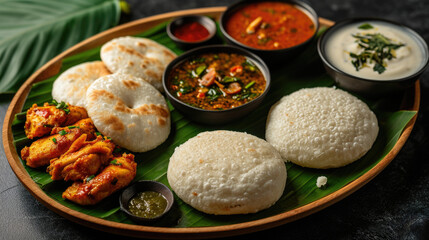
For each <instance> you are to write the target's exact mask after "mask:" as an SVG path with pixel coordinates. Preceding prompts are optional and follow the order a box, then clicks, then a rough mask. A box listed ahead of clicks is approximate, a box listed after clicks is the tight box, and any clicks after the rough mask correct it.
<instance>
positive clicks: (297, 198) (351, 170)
mask: <svg viewBox="0 0 429 240" xmlns="http://www.w3.org/2000/svg"><path fill="white" fill-rule="evenodd" d="M166 24H167V23H164V24H160V25H158V26H156V27H154V28H152V29H150V30H148V31H146V32H144V33H141V34H138V35H137V36H140V37H148V38H150V39H152V40H154V41H157V42H158V43H160V44H163V45H165V46H166V47H168V48H170V49H172V50H173V51H174V52H176V53H177V54H180V53H182V52H183V50H181V49H180V48H178V47H177V46H176V45H175V44H174V43H173V42H172V41H171V40H170V39H169V38H168V36H167V34H166V32H165V27H166ZM99 55H100V48H94V49H90V50H87V51H85V52H82V53H79V54H76V55H74V56H70V57H68V58H66V59H64V60H63V65H62V69H61V71H65V70H66V69H68V68H70V67H72V66H74V65H77V64H80V63H83V62H88V61H94V60H100V56H99ZM308 69H311V71H308ZM57 76H58V75H57ZM57 76H54V77H51V78H49V79H46V80H44V81H42V82H38V83H36V84H34V85H33V87H32V89H31V92H30V93H29V95H28V97H27V100H26V102H25V104H24V107H23V110H26V109H28V108H29V107H31V105H32V104H33V103H38V104H43V103H44V102H46V101H50V100H51V99H52V96H51V90H52V84H53V82H54V80H55V79H56V78H57ZM271 78H272V86H271V89H270V91H269V93H268V95H267V97H266V98H265V99H264V101H263V103H262V104H261V105H260V106H259V107H258V109H257V110H256V111H254V112H252V113H251V114H249V115H248V116H246V117H245V118H243V119H240V120H239V121H236V122H233V123H229V124H226V125H222V126H216V127H214V126H206V125H202V124H197V123H194V122H191V121H189V120H187V119H186V118H185V117H183V115H182V114H181V113H180V112H178V111H177V110H175V109H174V108H173V107H172V106H171V104H169V107H170V110H171V122H172V126H171V127H172V130H171V133H170V136H169V137H168V139H167V140H166V141H165V142H164V143H163V144H161V145H160V146H159V147H157V148H156V149H154V150H151V151H149V152H145V153H138V154H135V160H136V162H137V164H138V167H137V175H136V178H135V179H134V181H139V180H156V181H159V182H162V183H164V184H166V185H167V186H169V184H168V181H167V177H166V176H167V174H166V172H167V167H168V162H169V159H170V157H171V155H172V154H173V152H174V149H175V148H176V147H177V146H179V145H180V144H182V143H184V142H186V141H187V140H188V139H189V138H191V137H194V136H195V135H197V134H198V133H200V132H202V131H212V130H216V129H224V130H233V131H240V132H247V133H249V134H252V135H255V136H257V137H260V138H263V139H264V138H265V122H266V118H267V114H268V111H269V109H270V107H271V106H272V105H273V104H274V103H275V102H277V101H278V100H279V99H280V98H282V97H283V96H284V95H287V94H290V93H292V92H294V91H296V90H299V89H301V88H308V87H317V86H328V87H329V86H333V85H334V81H333V80H332V79H331V78H330V77H329V76H328V75H327V74H326V71H325V70H324V68H323V66H322V63H321V60H320V58H319V56H318V55H317V51H316V41H314V42H313V43H312V45H311V46H310V47H309V48H308V49H307V50H306V51H305V52H304V53H302V54H301V55H300V56H299V57H297V58H296V59H294V61H293V62H289V63H284V65H283V66H281V67H278V68H277V69H271ZM362 100H364V101H365V102H367V103H368V105H369V106H370V107H371V108H372V109H373V110H374V111H375V113H376V115H377V118H378V122H379V125H380V132H379V135H378V137H377V140H376V142H375V143H374V146H373V147H372V149H371V150H370V151H369V152H368V153H367V154H366V155H365V156H364V157H362V158H361V159H359V160H358V161H356V162H354V163H352V164H350V165H347V166H345V167H342V168H338V169H325V170H320V169H309V168H303V167H299V166H297V165H294V164H292V163H286V166H287V175H288V177H287V183H286V189H285V191H284V193H283V196H282V197H281V198H280V199H279V200H278V201H277V203H276V204H275V205H274V206H272V207H270V208H268V209H266V210H263V211H261V212H258V213H255V214H246V215H234V216H214V215H209V214H205V213H202V212H199V211H197V210H195V209H193V208H192V207H190V206H189V205H187V204H186V203H184V202H183V201H182V200H181V199H180V198H178V197H177V196H176V198H175V201H176V203H177V208H176V209H175V210H174V214H173V216H174V217H177V219H179V221H174V222H175V224H173V225H171V223H168V222H167V223H166V222H163V221H161V222H156V223H155V226H162V227H164V226H167V227H177V228H182V227H204V226H221V225H228V224H234V223H242V222H248V221H252V220H257V219H263V218H266V217H270V216H274V215H277V214H281V213H284V212H286V211H290V210H293V209H296V208H298V207H301V206H304V205H306V204H308V203H311V202H314V201H316V200H318V199H321V198H323V197H325V196H327V195H329V194H331V193H333V192H335V191H338V190H339V189H341V188H343V187H344V186H346V185H347V184H349V183H350V182H352V181H354V180H356V179H357V178H359V177H360V176H362V175H363V174H365V173H366V172H368V171H369V170H371V169H372V168H373V167H374V166H376V165H377V164H378V163H379V162H380V161H381V160H382V159H383V158H384V157H385V156H386V154H387V153H388V152H389V151H390V150H391V149H392V148H393V146H394V145H395V143H396V142H397V140H398V138H399V136H400V134H401V133H402V131H403V130H404V128H405V126H406V125H407V123H408V122H409V121H410V120H411V119H412V118H413V117H414V116H415V114H416V112H415V111H398V109H399V107H398V106H396V107H395V111H388V110H386V109H384V108H383V107H382V104H380V103H379V102H378V101H371V100H368V99H362ZM389 104H390V105H392V101H389ZM24 122H25V113H20V114H17V115H16V117H15V120H14V122H13V126H12V130H13V136H14V140H15V141H14V144H15V146H16V148H17V150H18V152H19V151H20V150H21V148H22V147H23V146H28V145H29V144H30V143H31V141H29V140H28V139H27V138H26V136H25V132H24ZM22 164H23V165H24V166H25V169H26V170H27V172H28V174H29V175H30V176H31V178H32V179H33V180H34V181H35V182H36V183H37V184H38V185H39V186H40V187H41V189H43V191H44V192H45V193H46V194H47V195H48V196H49V197H51V198H52V199H55V200H56V201H58V202H59V203H61V204H62V205H64V206H66V207H68V208H70V209H73V210H76V211H79V212H81V213H84V214H87V215H90V216H95V217H99V218H103V219H106V220H109V221H114V222H121V223H129V224H134V222H132V221H131V220H130V219H129V218H127V216H126V215H125V214H124V213H123V212H121V211H120V210H119V203H118V196H119V193H115V194H113V195H112V196H109V197H108V198H106V199H105V200H103V201H102V202H100V203H99V204H97V205H95V206H80V205H77V204H74V203H72V202H70V201H66V200H64V199H62V197H61V194H62V192H64V191H65V189H66V188H67V187H68V186H69V185H70V183H66V182H64V181H53V180H51V178H50V175H49V174H48V173H46V171H45V169H44V168H40V169H33V168H29V167H27V166H26V165H25V163H24V162H23V163H22ZM321 175H323V176H326V177H328V186H327V187H326V189H323V190H322V189H319V188H317V187H316V179H317V177H318V176H321ZM173 220H175V219H173ZM166 221H167V220H166Z"/></svg>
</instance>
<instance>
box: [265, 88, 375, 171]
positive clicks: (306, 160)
mask: <svg viewBox="0 0 429 240" xmlns="http://www.w3.org/2000/svg"><path fill="white" fill-rule="evenodd" d="M377 135H378V123H377V118H376V116H375V114H374V113H373V112H372V111H371V110H370V109H369V107H368V106H367V105H366V104H365V103H364V102H362V101H361V100H359V99H358V98H356V97H354V96H352V95H351V94H349V93H347V92H345V91H343V90H340V89H335V88H327V87H317V88H308V89H302V90H299V91H296V92H294V93H292V94H290V95H288V96H285V97H283V98H282V99H281V100H280V101H279V102H277V103H276V104H274V105H273V106H272V107H271V110H270V112H269V114H268V119H267V125H266V133H265V138H266V140H267V141H268V142H269V143H271V144H272V145H273V146H274V147H275V148H276V149H277V150H278V151H279V152H280V154H281V155H282V157H283V159H284V160H285V161H291V162H293V163H295V164H297V165H300V166H303V167H309V168H322V169H324V168H335V167H341V166H344V165H347V164H349V163H351V162H353V161H355V160H357V159H359V158H360V157H362V156H363V155H364V154H365V153H366V152H368V150H369V149H370V148H371V147H372V145H373V143H374V141H375V139H376V138H377Z"/></svg>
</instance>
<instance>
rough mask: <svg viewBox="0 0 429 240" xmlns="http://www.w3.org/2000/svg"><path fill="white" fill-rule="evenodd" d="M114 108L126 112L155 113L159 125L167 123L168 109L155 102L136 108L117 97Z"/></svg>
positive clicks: (138, 113)
mask: <svg viewBox="0 0 429 240" xmlns="http://www.w3.org/2000/svg"><path fill="white" fill-rule="evenodd" d="M114 110H115V111H118V112H123V113H128V114H137V115H155V116H157V117H158V123H159V125H161V126H164V125H165V124H166V123H167V121H166V118H168V116H169V115H170V113H169V111H168V109H166V108H164V107H162V106H158V105H155V104H145V105H142V106H140V107H137V108H130V107H128V106H127V105H125V103H124V102H123V101H122V100H120V99H118V101H117V102H116V105H115V107H114ZM149 124H151V123H149Z"/></svg>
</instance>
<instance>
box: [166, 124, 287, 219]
mask: <svg viewBox="0 0 429 240" xmlns="http://www.w3.org/2000/svg"><path fill="white" fill-rule="evenodd" d="M167 178H168V182H169V184H170V186H171V188H172V189H173V191H174V192H175V193H176V194H177V196H179V197H180V198H181V199H182V200H183V201H185V202H186V203H188V204H189V205H191V206H192V207H194V208H196V209H198V210H200V211H202V212H205V213H209V214H217V215H230V214H245V213H254V212H258V211H260V210H262V209H265V208H268V207H270V206H271V205H273V204H274V203H275V202H276V201H277V200H278V199H279V198H280V197H281V195H282V194H283V191H284V188H285V185H286V166H285V163H284V161H283V160H282V158H281V156H280V154H279V153H278V152H277V151H276V150H275V149H274V148H273V147H272V146H271V145H270V144H268V143H267V142H266V141H265V140H263V139H260V138H257V137H255V136H253V135H250V134H246V133H241V132H232V131H212V132H203V133H200V134H198V135H197V136H195V137H193V138H191V139H189V140H188V141H187V142H185V143H183V144H182V145H181V146H179V147H177V148H176V149H175V151H174V153H173V155H172V156H171V158H170V163H169V165H168V170H167Z"/></svg>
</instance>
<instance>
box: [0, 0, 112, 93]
mask: <svg viewBox="0 0 429 240" xmlns="http://www.w3.org/2000/svg"><path fill="white" fill-rule="evenodd" d="M119 17H120V7H119V2H118V0H91V1H88V0H67V1H61V0H0V95H9V96H10V95H13V94H14V93H15V92H16V91H17V90H18V89H19V87H20V86H21V84H22V83H23V82H24V81H25V80H26V79H27V78H28V77H29V76H30V75H31V74H32V73H34V72H35V71H36V70H37V69H39V68H40V67H41V66H43V64H45V63H46V62H48V61H49V60H50V59H52V58H53V57H55V56H56V55H58V54H60V53H61V52H63V51H64V50H66V49H68V48H70V47H71V46H73V45H75V44H76V43H78V42H80V41H82V40H84V39H86V38H89V37H91V36H92V35H94V34H96V33H99V32H101V31H103V30H106V29H108V28H111V27H113V26H115V25H116V24H117V23H118V21H119Z"/></svg>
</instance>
